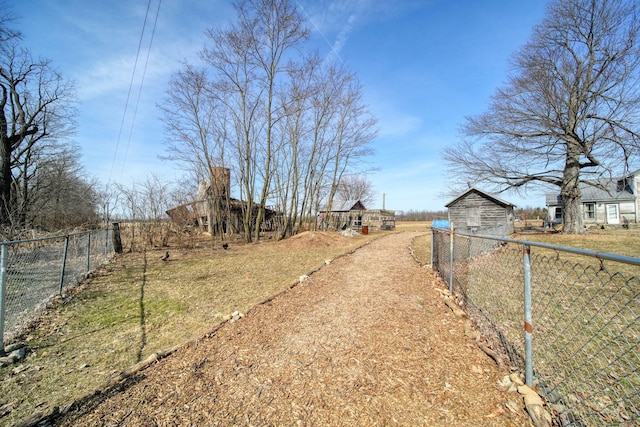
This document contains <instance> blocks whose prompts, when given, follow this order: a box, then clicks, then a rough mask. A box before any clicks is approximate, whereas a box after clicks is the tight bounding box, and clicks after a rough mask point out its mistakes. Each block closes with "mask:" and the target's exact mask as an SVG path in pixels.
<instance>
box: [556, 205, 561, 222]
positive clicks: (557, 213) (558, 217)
mask: <svg viewBox="0 0 640 427" xmlns="http://www.w3.org/2000/svg"><path fill="white" fill-rule="evenodd" d="M555 219H558V220H561V219H562V208H556V217H555Z"/></svg>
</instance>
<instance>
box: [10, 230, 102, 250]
mask: <svg viewBox="0 0 640 427" xmlns="http://www.w3.org/2000/svg"><path fill="white" fill-rule="evenodd" d="M101 230H105V229H104V228H95V229H93V230H86V231H75V232H73V233H68V234H60V235H58V236H47V237H36V238H33V239H23V240H4V241H1V242H0V246H6V245H15V244H17V243H31V242H41V241H43V240H56V239H66V238H67V237H73V236H77V235H81V234H87V233H92V232H95V231H101Z"/></svg>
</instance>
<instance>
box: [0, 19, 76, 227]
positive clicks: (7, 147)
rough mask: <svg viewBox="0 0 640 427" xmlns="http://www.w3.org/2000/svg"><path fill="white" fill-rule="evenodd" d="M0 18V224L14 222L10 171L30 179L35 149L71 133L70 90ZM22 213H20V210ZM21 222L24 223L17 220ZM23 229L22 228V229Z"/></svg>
mask: <svg viewBox="0 0 640 427" xmlns="http://www.w3.org/2000/svg"><path fill="white" fill-rule="evenodd" d="M3 16H4V18H2V17H0V223H2V224H3V225H6V224H8V223H11V222H15V221H16V216H17V210H18V206H17V205H16V198H15V194H14V192H13V190H14V189H15V188H16V182H15V180H14V176H13V171H14V170H21V171H22V172H23V177H24V178H27V177H29V176H30V172H29V169H30V166H33V164H32V161H33V160H35V159H38V158H40V157H39V156H34V153H35V152H36V151H37V150H36V148H37V147H38V146H40V145H42V144H46V143H50V142H51V141H54V140H59V139H61V138H63V137H65V136H68V135H69V134H70V133H72V132H73V131H74V130H75V121H74V119H75V114H76V111H75V108H74V103H75V89H74V86H73V84H72V83H71V82H69V81H68V80H65V79H64V78H63V77H62V75H61V74H60V73H59V72H58V71H57V70H56V69H54V68H53V67H52V64H51V61H49V60H45V59H34V58H33V57H32V55H31V53H30V52H29V50H28V49H27V48H25V47H24V46H22V43H21V38H20V34H19V33H18V32H15V31H11V30H9V29H7V27H6V26H7V24H8V22H10V21H11V19H10V17H8V15H3ZM23 212H24V210H23ZM22 220H24V217H23V218H22ZM22 225H24V224H22Z"/></svg>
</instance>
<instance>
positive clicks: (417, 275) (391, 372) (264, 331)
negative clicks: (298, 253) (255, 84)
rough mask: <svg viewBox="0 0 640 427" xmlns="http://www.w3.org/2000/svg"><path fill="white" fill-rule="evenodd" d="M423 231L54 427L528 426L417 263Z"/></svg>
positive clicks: (260, 311)
mask: <svg viewBox="0 0 640 427" xmlns="http://www.w3.org/2000/svg"><path fill="white" fill-rule="evenodd" d="M415 236H416V234H415V233H401V234H393V235H389V236H386V237H384V238H381V239H378V240H376V241H374V242H372V243H371V244H369V245H367V246H365V247H363V248H361V249H359V250H358V251H356V252H355V253H353V254H351V255H348V256H344V257H342V258H338V259H336V260H334V261H333V262H332V263H331V264H330V265H327V266H325V267H324V268H322V269H321V270H320V271H318V272H316V273H315V274H313V275H311V277H310V278H309V279H308V280H306V281H305V282H304V283H302V284H300V285H298V286H297V287H295V288H293V289H291V290H290V291H288V292H285V293H284V294H282V295H280V296H278V297H277V298H275V299H274V300H272V301H271V302H269V303H266V304H263V305H259V306H257V307H255V308H254V309H253V310H252V311H251V312H250V313H248V314H247V316H245V317H244V318H242V319H241V320H240V321H238V322H233V323H232V322H229V323H226V324H225V325H224V326H223V327H222V328H220V329H219V330H217V331H216V332H215V333H214V334H213V335H212V336H210V337H207V338H203V339H201V340H199V341H198V342H197V343H193V344H191V345H189V346H186V347H183V348H181V349H180V350H179V351H177V352H176V353H174V354H173V355H171V356H169V357H168V358H166V359H163V360H162V361H160V362H159V363H156V364H154V365H152V366H151V367H149V368H147V369H145V370H143V371H142V372H140V373H139V374H138V375H137V376H134V377H132V378H130V379H128V380H126V381H125V382H124V383H123V384H121V385H120V386H118V387H117V388H114V389H112V390H111V391H109V392H107V393H102V394H98V395H96V396H94V397H93V398H92V399H89V400H88V401H87V402H85V403H84V404H83V405H81V407H80V408H79V409H76V410H73V411H71V412H69V413H68V414H67V415H66V416H65V418H64V419H59V420H57V424H58V425H69V426H71V425H74V426H75V425H84V426H89V425H101V426H106V425H120V426H154V425H163V426H174V425H176V426H177V425H179V426H189V425H193V426H196V425H197V426H215V425H224V426H229V425H246V426H250V425H252V426H270V425H277V426H287V425H291V426H297V425H302V426H312V425H314V426H342V425H345V426H347V425H348V426H360V425H363V426H364V425H367V426H373V425H381V426H383V425H403V426H419V425H425V426H432V425H433V426H435V425H460V426H479V425H482V426H488V425H497V426H526V425H530V421H529V419H528V417H527V416H526V415H525V414H524V411H523V410H522V409H521V410H519V411H517V412H512V411H511V410H509V409H508V408H507V406H506V405H505V404H506V403H507V402H508V401H509V400H511V401H513V402H512V403H511V405H514V402H515V405H516V406H517V407H518V408H521V407H522V405H521V403H520V398H519V396H517V395H515V394H509V393H506V392H502V391H499V390H497V388H496V385H497V382H498V380H499V379H500V378H502V376H503V375H505V374H506V372H501V371H499V370H498V368H497V367H496V365H495V364H494V363H493V361H492V360H491V359H490V358H489V357H488V356H486V355H485V354H484V353H483V352H482V351H481V350H480V349H478V348H477V346H476V345H475V344H474V343H473V341H472V340H471V339H470V338H467V337H466V336H465V334H464V321H463V320H461V319H458V318H456V317H455V316H454V315H453V314H452V313H451V311H450V310H449V308H447V307H446V306H445V305H444V304H443V302H442V298H441V296H440V294H439V293H438V292H437V291H436V290H435V285H434V283H435V278H434V276H433V275H432V273H431V272H430V271H428V270H426V269H424V268H421V267H420V266H419V265H418V264H417V263H416V262H415V261H414V260H413V259H412V257H411V255H410V253H409V250H408V249H407V246H408V244H409V243H410V242H411V240H412V238H413V237H415Z"/></svg>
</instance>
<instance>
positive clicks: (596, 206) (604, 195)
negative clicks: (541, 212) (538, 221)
mask: <svg viewBox="0 0 640 427" xmlns="http://www.w3.org/2000/svg"><path fill="white" fill-rule="evenodd" d="M638 191H640V170H637V171H635V172H633V173H630V174H629V175H627V176H626V177H622V178H611V179H600V180H597V181H585V182H582V183H580V192H581V194H582V196H581V205H580V212H581V214H582V220H583V223H584V224H585V225H593V224H621V223H623V222H625V220H626V221H628V222H630V223H636V224H637V223H638V220H640V217H639V213H640V198H639V197H638ZM546 199H547V203H546V204H547V209H548V211H549V217H550V219H551V220H554V221H556V222H560V221H561V220H562V198H561V196H560V195H557V194H547V196H546Z"/></svg>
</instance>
